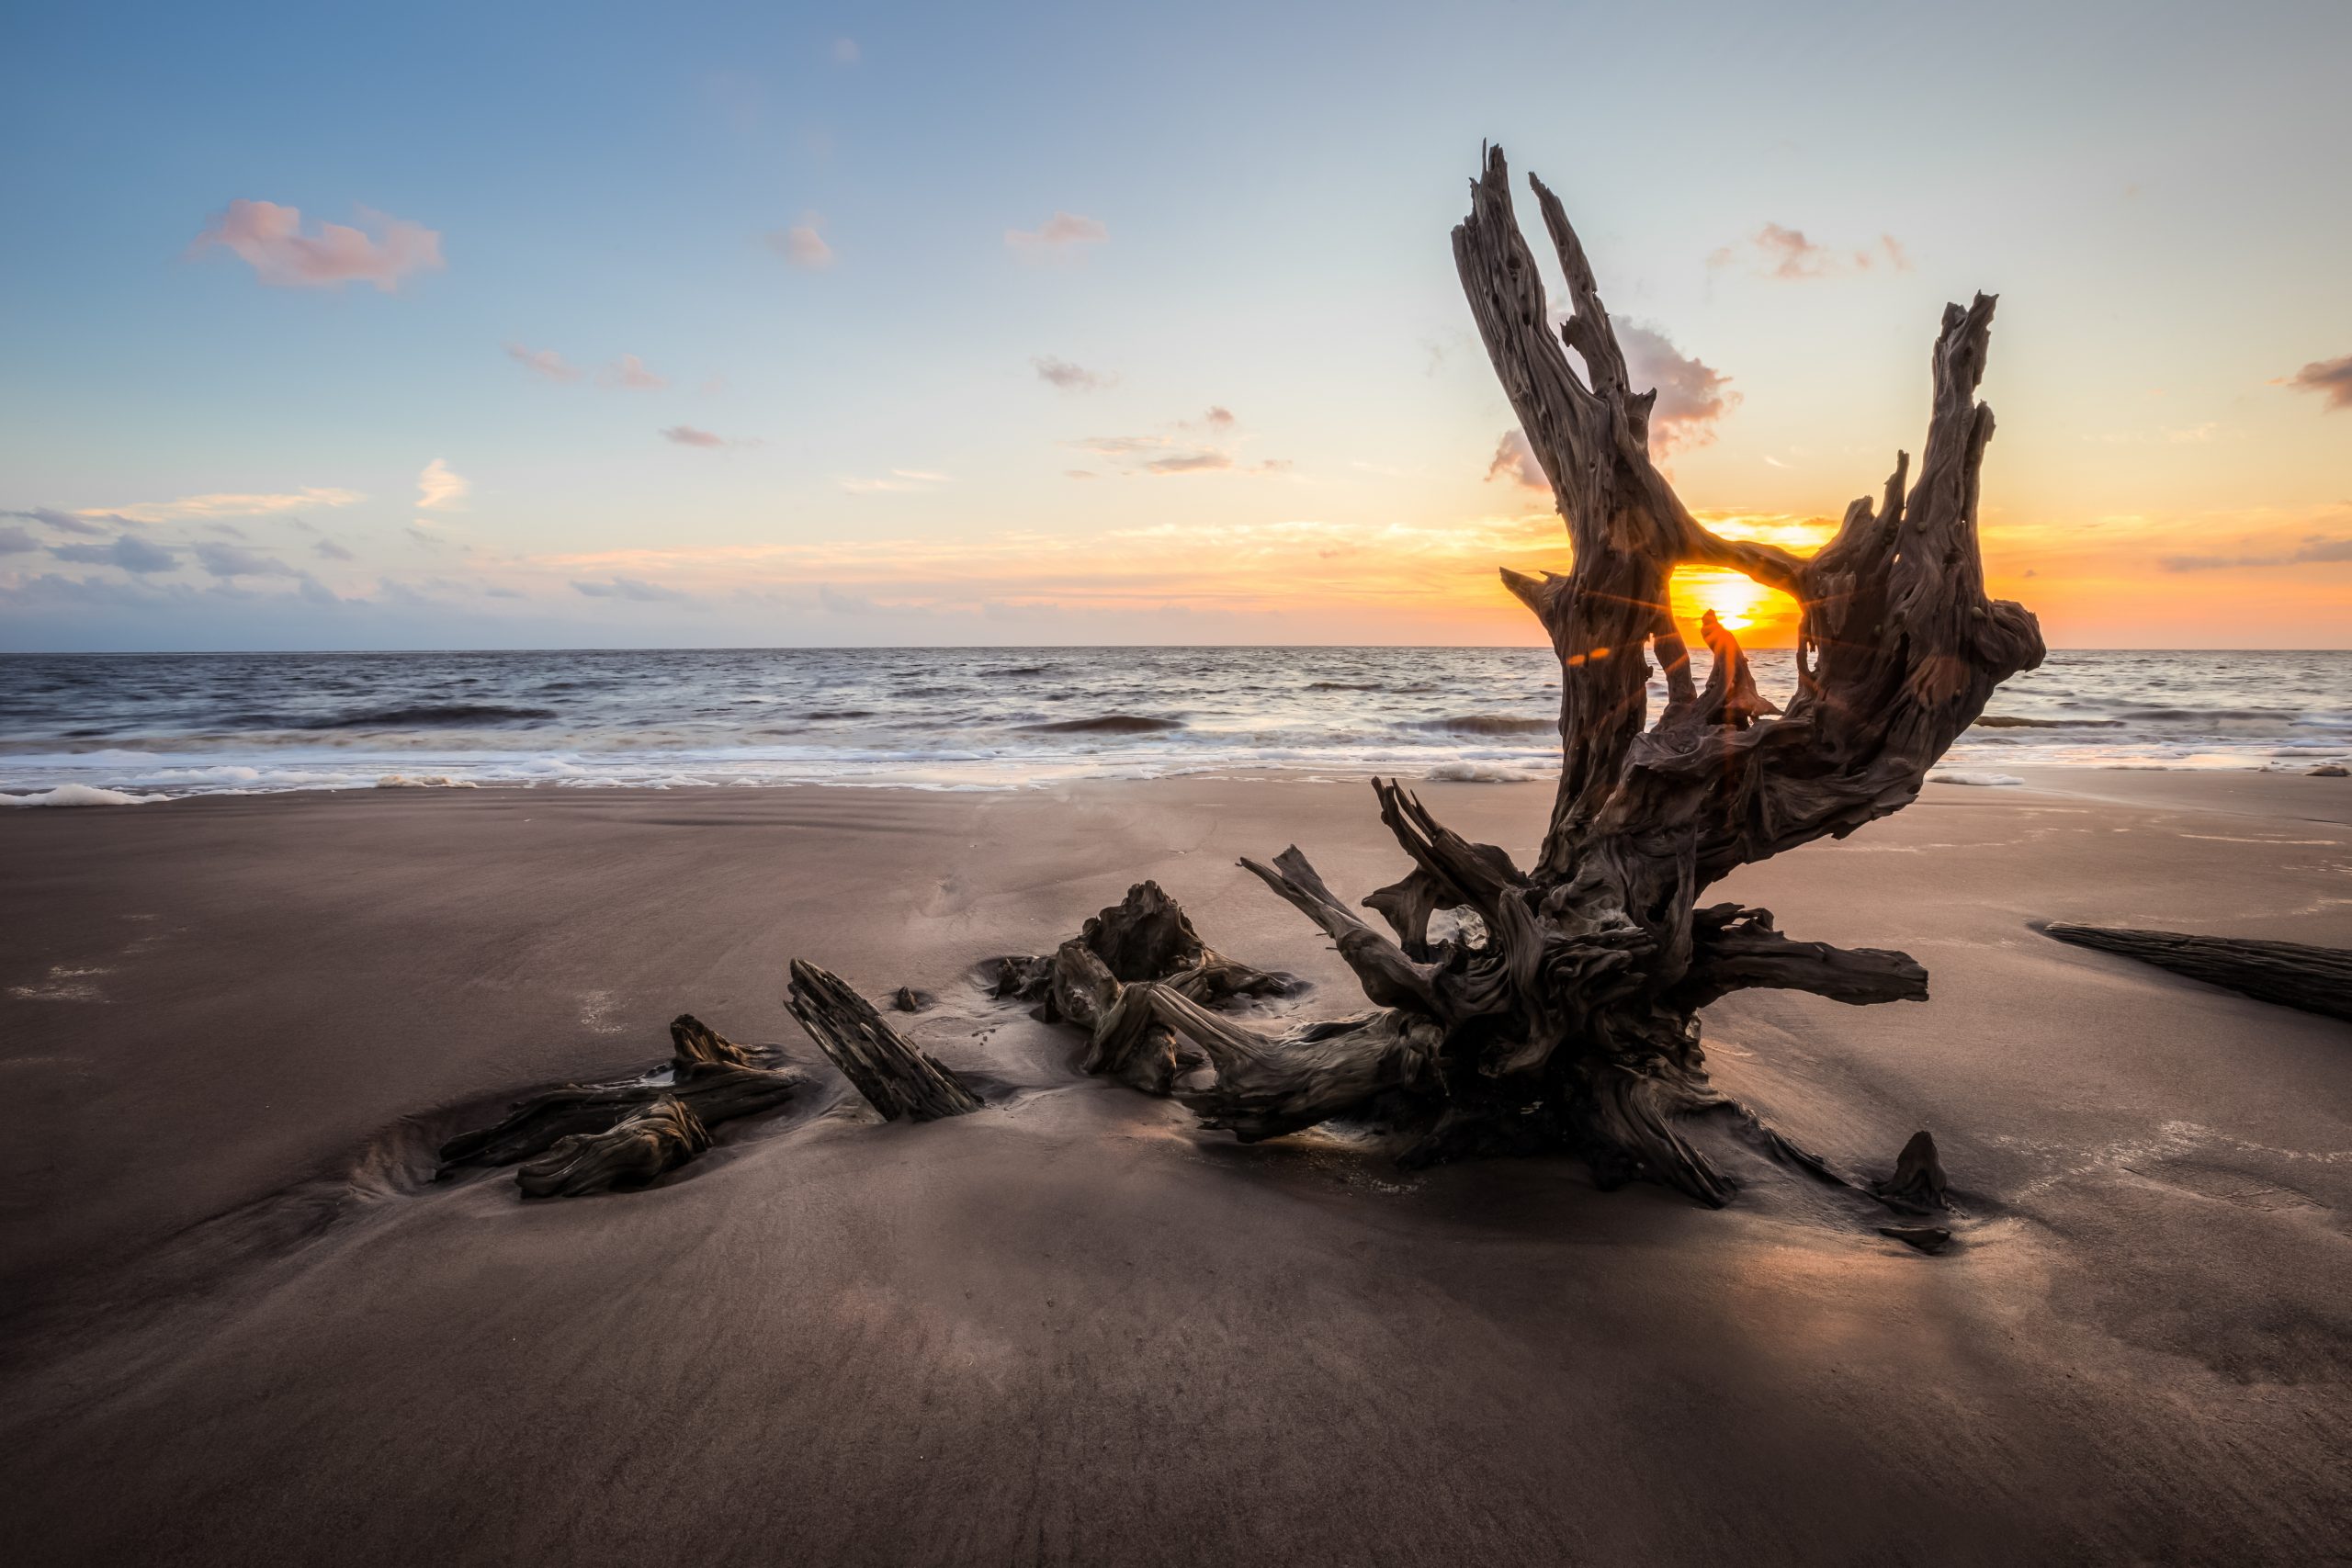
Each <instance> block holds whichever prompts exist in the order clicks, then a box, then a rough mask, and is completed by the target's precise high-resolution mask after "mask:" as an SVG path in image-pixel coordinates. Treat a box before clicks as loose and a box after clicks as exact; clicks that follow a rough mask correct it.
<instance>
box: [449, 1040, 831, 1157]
mask: <svg viewBox="0 0 2352 1568" xmlns="http://www.w3.org/2000/svg"><path fill="white" fill-rule="evenodd" d="M670 1041H671V1048H672V1055H671V1058H670V1060H669V1062H668V1063H667V1064H665V1065H663V1066H655V1067H649V1068H647V1069H646V1070H645V1071H644V1072H643V1073H641V1074H639V1076H638V1077H633V1078H624V1079H620V1080H618V1081H616V1082H613V1083H598V1084H563V1085H560V1086H559V1087H558V1088H555V1089H546V1090H543V1091H542V1092H540V1093H538V1094H535V1095H532V1096H531V1097H530V1098H528V1099H526V1100H521V1101H519V1102H517V1103H516V1104H515V1107H514V1109H513V1110H512V1111H509V1112H508V1113H507V1115H506V1117H505V1119H504V1120H503V1121H501V1122H498V1123H496V1124H495V1125H493V1126H490V1127H483V1128H481V1129H478V1130H476V1131H474V1132H470V1133H460V1134H458V1135H457V1136H456V1137H454V1138H451V1139H450V1140H449V1141H448V1142H447V1143H446V1144H443V1145H441V1150H440V1163H441V1168H440V1174H441V1175H442V1176H443V1177H447V1176H450V1175H452V1174H454V1173H456V1172H457V1171H458V1170H461V1169H464V1168H467V1167H469V1166H499V1165H515V1164H519V1163H521V1162H523V1161H526V1160H532V1161H537V1160H538V1158H539V1156H543V1155H549V1154H551V1153H552V1152H553V1151H555V1150H556V1148H557V1145H559V1144H563V1143H565V1142H566V1141H567V1140H572V1142H571V1145H570V1146H569V1149H568V1151H567V1152H566V1153H565V1154H564V1155H563V1156H561V1157H560V1159H557V1160H555V1161H553V1162H551V1163H543V1164H542V1165H540V1166H538V1167H537V1172H538V1173H537V1174H536V1175H535V1174H531V1173H530V1172H527V1171H526V1173H525V1174H524V1176H523V1177H522V1186H523V1190H524V1191H525V1193H526V1195H528V1196H547V1195H551V1194H552V1195H569V1194H571V1193H572V1192H581V1191H595V1190H601V1189H602V1187H605V1186H614V1185H628V1184H629V1183H630V1180H631V1179H633V1178H634V1176H635V1174H636V1173H637V1172H639V1171H641V1170H646V1169H647V1168H648V1167H647V1160H648V1159H649V1157H650V1154H651V1153H652V1152H653V1151H652V1150H650V1149H645V1148H639V1147H637V1146H635V1145H637V1144H638V1143H641V1142H643V1141H644V1140H646V1139H648V1138H650V1139H652V1140H653V1141H654V1144H655V1145H658V1148H659V1152H660V1153H661V1155H662V1158H663V1159H665V1160H666V1162H667V1163H664V1164H662V1165H661V1167H660V1168H659V1169H654V1170H651V1171H650V1174H648V1175H646V1176H645V1178H644V1179H646V1180H650V1179H652V1177H653V1176H658V1175H660V1174H662V1172H663V1171H667V1170H672V1169H674V1168H677V1167H678V1166H680V1165H683V1164H684V1163H685V1162H686V1161H687V1160H689V1159H692V1158H693V1157H694V1156H696V1155H698V1154H701V1153H702V1152H703V1151H704V1150H705V1149H707V1148H708V1147H709V1146H710V1131H709V1129H711V1128H712V1127H715V1126H718V1124H720V1123H721V1122H731V1121H734V1120H735V1119H736V1118H738V1117H742V1116H752V1115H757V1114H758V1113H759V1112H761V1111H768V1110H773V1109H774V1108H775V1107H776V1106H779V1105H781V1104H783V1103H784V1102H785V1101H786V1100H790V1099H791V1098H792V1096H793V1095H794V1093H795V1092H797V1090H799V1089H802V1088H804V1087H806V1085H807V1083H808V1079H807V1078H805V1077H802V1076H801V1075H800V1074H799V1073H797V1072H795V1071H793V1070H792V1069H790V1068H788V1067H784V1068H778V1067H762V1066H753V1065H752V1062H753V1059H754V1058H753V1055H752V1052H751V1050H750V1049H748V1048H747V1047H745V1046H741V1045H738V1044H736V1043H734V1042H732V1041H730V1040H728V1039H727V1038H725V1037H724V1036H722V1035H721V1034H719V1033H718V1031H716V1030H714V1029H712V1028H711V1027H710V1026H709V1025H707V1024H706V1023H704V1022H703V1021H701V1020H699V1019H697V1018H695V1016H694V1015H693V1014H691V1013H685V1014H681V1015H680V1016H679V1017H678V1018H677V1019H676V1020H675V1021H673V1022H672V1023H671V1025H670ZM663 1107H669V1108H674V1110H662V1111H661V1112H660V1115H659V1116H658V1117H656V1118H654V1119H653V1120H651V1121H648V1122H643V1123H640V1124H638V1125H637V1126H636V1130H635V1131H634V1132H629V1133H627V1134H623V1124H624V1123H631V1122H635V1121H636V1119H637V1118H639V1116H640V1114H641V1113H646V1112H650V1111H656V1110H657V1108H663ZM606 1134H621V1135H620V1136H618V1137H617V1138H616V1140H615V1141H613V1142H610V1143H600V1142H597V1140H600V1139H602V1138H604V1137H605V1135H606ZM579 1140H587V1141H586V1142H581V1141H579ZM567 1171H571V1172H575V1173H576V1174H573V1175H566V1174H564V1173H565V1172H567ZM607 1171H608V1172H610V1173H611V1177H612V1179H609V1180H604V1181H602V1182H598V1181H597V1180H596V1178H597V1177H598V1175H599V1174H600V1173H604V1172H607ZM535 1185H537V1186H544V1187H545V1189H546V1190H545V1191H544V1192H537V1191H534V1190H533V1189H534V1187H535Z"/></svg>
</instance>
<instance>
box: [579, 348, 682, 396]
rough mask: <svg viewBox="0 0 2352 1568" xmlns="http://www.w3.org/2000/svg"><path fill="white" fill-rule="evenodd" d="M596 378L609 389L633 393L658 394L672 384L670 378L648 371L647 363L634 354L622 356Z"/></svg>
mask: <svg viewBox="0 0 2352 1568" xmlns="http://www.w3.org/2000/svg"><path fill="white" fill-rule="evenodd" d="M596 378H597V379H598V380H600V381H602V382H603V383H604V384H605V386H607V387H618V388H621V389H623V390H625V391H631V392H658V391H660V390H661V389H662V388H664V387H666V386H668V385H669V384H670V378H668V377H667V376H662V375H658V374H656V373H655V372H653V371H651V370H649V369H647V368H646V367H645V361H644V360H642V359H639V357H638V356H637V355H634V354H624V355H621V356H620V358H619V359H618V360H616V362H614V363H613V364H611V365H608V366H606V367H605V368H604V369H603V370H602V371H600V372H598V373H597V377H596Z"/></svg>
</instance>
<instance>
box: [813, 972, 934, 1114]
mask: <svg viewBox="0 0 2352 1568" xmlns="http://www.w3.org/2000/svg"><path fill="white" fill-rule="evenodd" d="M791 1006H792V1015H793V1016H794V1017H795V1018H797V1019H798V1020H799V1021H800V1027H802V1028H803V1029H806V1030H807V1031H808V1032H809V1039H811V1040H814V1041H815V1042H816V1043H817V1044H818V1047H819V1048H820V1049H821V1050H822V1051H823V1052H824V1053H825V1055H827V1056H828V1057H829V1058H831V1061H832V1064H833V1066H836V1067H839V1068H840V1069H841V1070H842V1077H846V1078H847V1079H849V1081H850V1082H851V1083H852V1084H853V1085H854V1086H855V1088H856V1089H857V1092H858V1093H860V1094H862V1095H864V1096H865V1101H866V1103H867V1104H869V1105H871V1106H873V1107H874V1109H875V1110H876V1111H880V1112H881V1113H882V1119H883V1120H884V1121H885V1122H896V1121H897V1120H898V1119H899V1117H901V1116H907V1117H911V1118H912V1119H914V1120H915V1121H917V1122H935V1121H937V1120H939V1119H940V1118H941V1117H943V1116H962V1115H964V1114H966V1113H967V1112H968V1111H978V1109H979V1108H980V1098H979V1096H978V1095H976V1094H974V1093H973V1092H972V1091H971V1090H970V1089H966V1088H965V1087H964V1086H963V1084H962V1083H960V1082H958V1081H957V1080H956V1075H955V1074H953V1073H951V1072H949V1071H948V1070H947V1069H946V1068H945V1067H944V1066H940V1065H939V1063H938V1062H937V1061H935V1060H933V1058H932V1057H931V1056H929V1055H925V1054H924V1053H922V1052H921V1051H918V1050H916V1049H915V1048H914V1047H913V1046H912V1045H910V1044H909V1043H907V1042H906V1041H905V1040H903V1039H901V1038H900V1037H899V1032H898V1031H897V1030H895V1029H892V1028H891V1027H890V1026H889V1025H888V1024H887V1023H885V1022H883V1021H882V1015H881V1014H880V1013H878V1012H876V1011H875V1010H874V1006H873V1004H872V1003H870V1002H868V1001H867V1000H866V999H865V998H864V997H861V996H859V995H858V994H857V993H856V992H855V991H853V990H851V989H850V988H849V987H847V986H846V985H843V984H842V981H841V980H840V979H839V978H838V977H837V976H832V975H830V974H827V973H826V972H825V971H824V970H822V969H820V968H818V967H817V966H816V965H815V964H809V963H807V962H805V961H803V960H801V959H797V958H796V959H794V960H793V961H792V998H791Z"/></svg>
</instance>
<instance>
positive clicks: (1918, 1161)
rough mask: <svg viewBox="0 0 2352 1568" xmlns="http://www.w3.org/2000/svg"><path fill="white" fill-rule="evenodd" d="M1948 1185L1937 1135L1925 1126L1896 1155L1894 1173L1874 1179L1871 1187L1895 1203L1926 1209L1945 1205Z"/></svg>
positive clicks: (1881, 1197)
mask: <svg viewBox="0 0 2352 1568" xmlns="http://www.w3.org/2000/svg"><path fill="white" fill-rule="evenodd" d="M1945 1185H1946V1183H1945V1179H1944V1166H1943V1161H1942V1160H1941V1159H1939V1158H1938V1157H1937V1155H1936V1140H1935V1137H1934V1135H1933V1134H1930V1133H1928V1131H1927V1129H1925V1128H1921V1129H1920V1130H1919V1131H1918V1132H1917V1133H1914V1134H1911V1141H1910V1142H1909V1143H1907V1144H1905V1145H1903V1152H1902V1153H1901V1154H1899V1155H1897V1156H1894V1175H1893V1176H1890V1177H1888V1178H1887V1179H1885V1180H1884V1181H1881V1182H1876V1183H1874V1184H1873V1185H1872V1186H1871V1191H1872V1192H1874V1193H1876V1194H1877V1195H1878V1197H1879V1199H1880V1201H1883V1202H1885V1203H1887V1204H1889V1205H1890V1206H1892V1207H1894V1208H1898V1209H1915V1210H1923V1211H1924V1210H1928V1209H1940V1208H1942V1207H1944V1206H1945V1205H1944V1188H1945ZM1890 1234H1891V1233H1890Z"/></svg>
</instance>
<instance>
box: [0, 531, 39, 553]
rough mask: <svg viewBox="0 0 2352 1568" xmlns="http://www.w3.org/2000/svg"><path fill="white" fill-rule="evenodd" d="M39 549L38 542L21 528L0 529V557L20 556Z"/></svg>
mask: <svg viewBox="0 0 2352 1568" xmlns="http://www.w3.org/2000/svg"><path fill="white" fill-rule="evenodd" d="M39 548H40V540H39V539H36V538H34V537H33V536H31V535H30V534H28V533H26V532H25V531H24V530H23V529H22V528H17V527H8V528H0V556H20V555H24V554H26V553H27V552H28V551H31V550H37V549H39Z"/></svg>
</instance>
